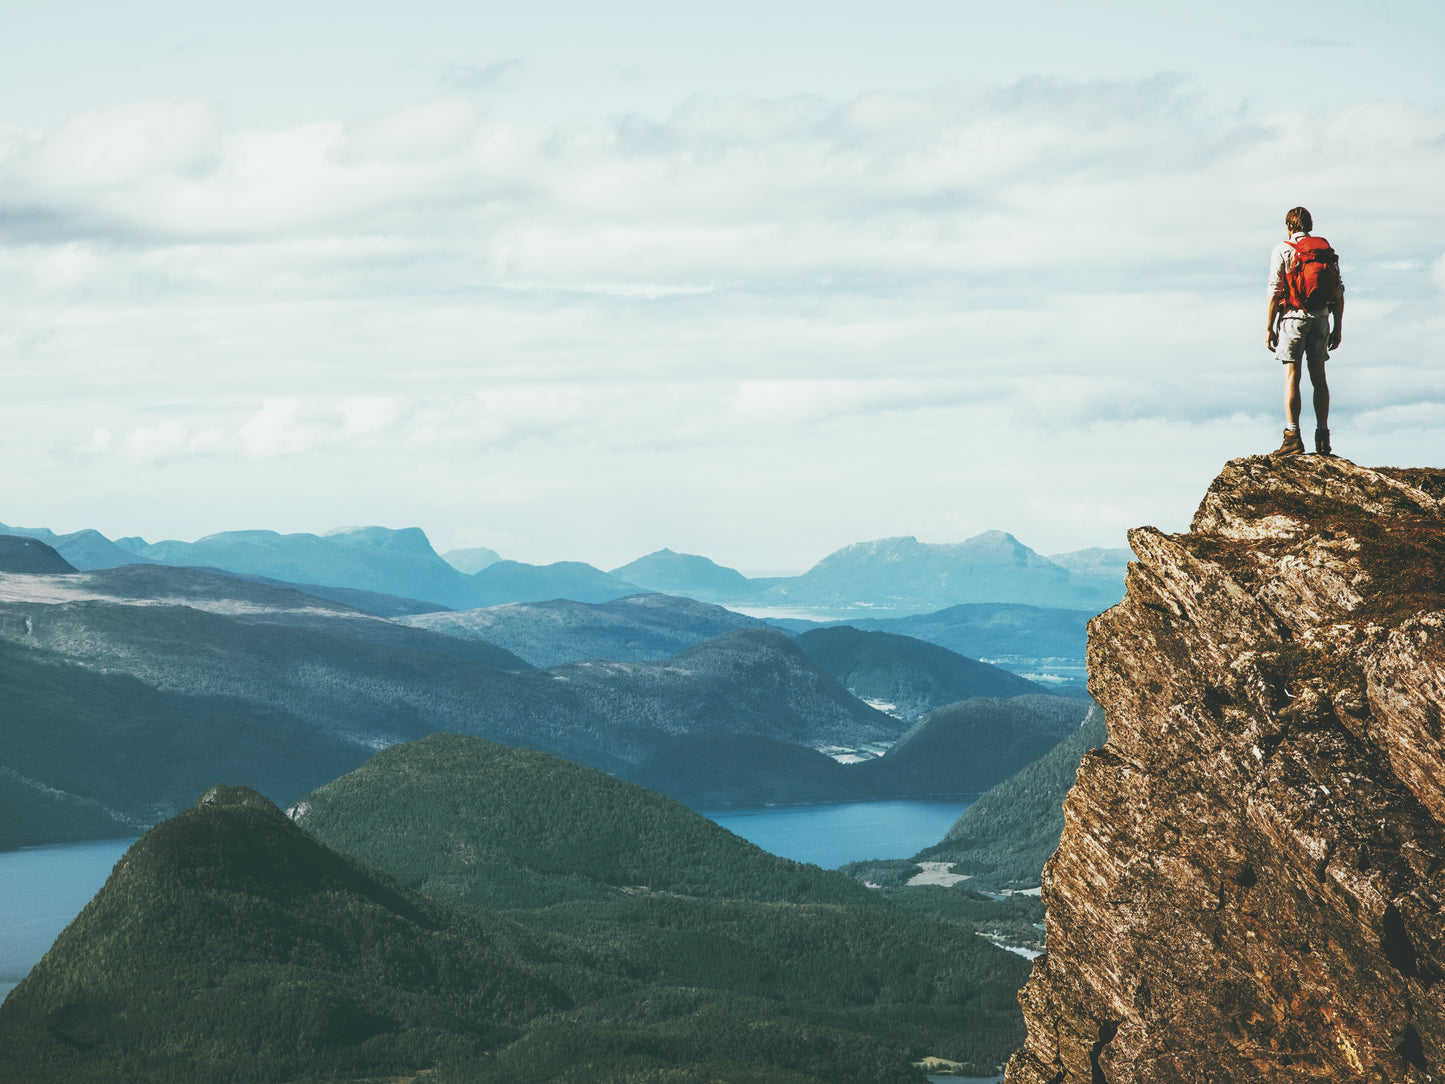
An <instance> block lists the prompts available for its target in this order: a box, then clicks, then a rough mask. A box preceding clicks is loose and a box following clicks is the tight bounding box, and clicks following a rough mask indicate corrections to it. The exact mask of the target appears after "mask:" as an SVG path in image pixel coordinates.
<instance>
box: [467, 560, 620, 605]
mask: <svg viewBox="0 0 1445 1084" xmlns="http://www.w3.org/2000/svg"><path fill="white" fill-rule="evenodd" d="M635 594H637V585H636V584H631V583H627V582H626V581H624V580H620V579H618V578H617V577H616V576H610V575H608V574H607V573H606V572H603V571H602V570H601V569H598V568H593V567H592V566H591V565H589V564H584V563H583V562H581V561H557V562H555V563H554V564H550V565H528V564H523V563H522V562H521V561H497V562H495V563H494V564H490V565H488V566H487V567H486V568H484V569H482V570H481V571H480V572H478V573H477V574H476V575H475V576H473V577H471V598H472V603H471V605H472V606H473V607H477V606H501V605H503V604H505V603H508V602H545V601H547V600H548V599H557V598H566V599H572V600H573V601H575V602H607V601H610V600H611V599H614V598H621V597H622V596H624V595H635Z"/></svg>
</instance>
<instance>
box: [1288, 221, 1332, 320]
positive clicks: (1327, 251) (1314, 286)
mask: <svg viewBox="0 0 1445 1084" xmlns="http://www.w3.org/2000/svg"><path fill="white" fill-rule="evenodd" d="M1289 246H1290V248H1292V249H1294V259H1293V260H1291V261H1290V264H1289V266H1288V267H1287V268H1285V272H1284V282H1285V307H1286V308H1290V309H1303V310H1304V311H1305V312H1319V311H1321V310H1322V309H1325V308H1328V307H1329V304H1330V302H1331V301H1333V300H1334V299H1335V294H1336V293H1338V292H1339V289H1340V258H1339V257H1338V256H1336V255H1335V250H1334V249H1332V248H1330V243H1329V242H1328V241H1326V240H1325V239H1324V238H1323V237H1311V236H1309V235H1305V236H1304V237H1301V238H1300V239H1299V240H1298V241H1290V242H1289Z"/></svg>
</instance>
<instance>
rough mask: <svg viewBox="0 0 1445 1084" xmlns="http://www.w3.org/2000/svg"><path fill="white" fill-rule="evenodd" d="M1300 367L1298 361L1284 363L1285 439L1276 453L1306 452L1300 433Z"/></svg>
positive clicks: (1298, 453) (1299, 453)
mask: <svg viewBox="0 0 1445 1084" xmlns="http://www.w3.org/2000/svg"><path fill="white" fill-rule="evenodd" d="M1299 369H1300V363H1299V362H1298V361H1286V362H1285V363H1284V420H1285V428H1284V441H1283V442H1282V443H1281V444H1280V446H1279V447H1278V448H1277V449H1275V453H1274V454H1275V455H1303V454H1304V450H1305V445H1304V441H1302V440H1301V439H1300V435H1299V410H1300V393H1299V377H1300V372H1299Z"/></svg>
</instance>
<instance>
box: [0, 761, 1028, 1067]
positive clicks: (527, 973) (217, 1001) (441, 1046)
mask: <svg viewBox="0 0 1445 1084" xmlns="http://www.w3.org/2000/svg"><path fill="white" fill-rule="evenodd" d="M956 895H957V897H958V899H957V902H950V903H949V904H948V905H947V906H946V908H945V911H946V914H947V917H946V918H945V917H942V916H941V915H935V914H932V913H928V907H929V901H927V900H923V901H921V902H922V903H923V905H924V907H923V909H919V908H918V907H911V908H904V907H901V906H898V905H896V904H895V903H894V902H893V901H892V900H891V899H890V898H889V897H888V896H887V895H886V894H883V893H878V892H872V891H868V890H865V889H863V888H862V887H861V886H859V885H858V884H857V883H856V882H854V881H852V880H850V879H849V878H847V877H844V876H842V875H840V874H835V873H829V872H827V871H824V870H820V869H818V868H817V867H814V866H801V865H799V864H797V863H794V862H789V861H787V860H786V859H781V858H777V857H774V856H772V855H768V854H765V853H764V852H762V851H760V850H758V849H757V848H756V847H754V846H752V845H751V844H748V843H744V842H743V841H742V840H739V839H737V837H735V836H733V835H731V833H728V832H726V831H724V830H722V829H721V828H719V827H717V826H716V825H714V824H712V823H710V822H708V821H706V820H704V819H703V818H701V817H698V816H697V815H695V814H693V813H690V812H688V811H687V810H686V809H684V808H682V807H681V806H678V805H676V804H675V803H672V802H669V801H667V800H666V799H663V798H661V797H659V796H658V795H655V794H652V793H650V792H648V791H645V790H643V789H641V788H638V787H634V786H630V785H628V784H625V783H621V782H619V781H617V780H614V779H610V778H609V777H607V776H605V775H603V774H602V773H600V772H595V771H591V770H589V769H585V768H580V767H578V766H576V765H572V764H567V763H566V762H564V761H561V760H558V759H557V758H553V757H549V756H546V755H544V754H539V753H534V752H527V751H523V750H516V749H508V748H505V747H501V746H496V745H493V744H491V743H488V742H484V741H479V740H478V739H475V738H466V737H462V736H459V735H436V736H434V737H431V738H427V739H424V740H422V741H418V742H413V743H409V744H407V745H402V746H398V747H394V748H392V749H388V750H386V751H385V752H384V753H381V754H379V755H378V756H377V757H375V758H373V759H372V760H370V761H368V762H367V763H366V764H365V765H363V766H362V767H361V768H359V769H358V770H357V771H356V772H353V773H351V774H349V775H347V776H344V777H342V778H340V779H337V780H336V781H334V782H333V783H330V784H328V785H326V786H324V787H322V788H320V789H319V790H317V791H316V792H314V793H312V794H309V795H307V796H306V798H304V799H303V800H302V801H301V802H299V803H297V805H296V806H295V807H293V809H292V817H291V818H288V817H287V816H286V815H284V814H282V813H281V812H280V811H279V810H278V809H277V808H276V807H275V806H273V805H271V803H269V802H268V801H266V799H265V798H263V797H262V796H261V795H259V794H258V793H257V792H255V791H254V790H252V789H250V788H249V787H245V786H215V787H212V788H209V789H208V790H206V791H205V793H204V794H203V795H202V797H201V799H200V801H199V802H198V803H196V804H195V805H194V806H193V807H191V808H189V809H187V810H186V811H184V812H182V813H181V814H179V815H178V816H176V817H174V818H173V819H171V820H168V821H166V822H165V823H163V824H161V825H159V826H157V827H156V828H154V829H152V830H151V831H150V832H148V833H147V834H146V835H145V836H144V837H143V838H142V839H141V840H140V841H139V842H137V843H136V844H135V845H134V846H133V847H131V849H130V850H129V851H128V852H127V854H126V855H125V857H124V858H123V859H122V860H121V861H120V862H119V863H118V864H117V866H116V870H115V873H114V874H113V875H112V876H111V878H110V879H109V880H108V881H107V883H106V885H105V886H104V887H103V888H102V889H101V891H100V892H99V893H98V894H97V895H96V897H95V898H94V899H93V900H92V901H91V903H90V904H89V905H88V906H87V907H86V908H85V910H84V911H83V912H82V913H81V915H80V916H79V917H78V918H77V919H76V920H75V921H74V922H73V923H71V925H70V926H69V927H67V929H66V930H65V931H64V933H62V934H61V936H60V938H59V939H58V940H57V941H56V943H55V945H54V947H53V948H52V949H51V951H50V952H49V953H48V954H47V955H46V956H45V958H44V959H43V960H42V961H41V962H40V963H39V964H37V965H36V967H35V968H34V969H33V970H32V972H31V973H30V975H29V976H28V977H27V978H26V979H25V980H24V981H23V982H21V983H20V985H19V986H17V987H16V988H15V990H14V991H13V992H12V993H11V995H10V996H9V998H7V999H6V1001H5V1002H4V1004H3V1005H0V1064H3V1065H5V1067H6V1070H5V1071H6V1075H7V1078H13V1079H16V1080H25V1081H34V1082H47V1081H56V1082H59V1081H65V1082H67V1084H69V1082H82V1084H85V1082H101V1081H106V1082H108V1081H113V1080H139V1079H144V1080H149V1081H158V1082H159V1081H170V1080H176V1081H180V1080H185V1081H189V1082H197V1084H212V1082H215V1084H219V1082H221V1081H231V1080H238V1079H244V1080H255V1081H275V1082H281V1081H288V1080H299V1079H308V1080H363V1079H365V1080H395V1079H412V1078H414V1077H416V1075H417V1074H418V1073H423V1075H425V1076H427V1078H428V1079H430V1078H431V1077H433V1076H435V1078H436V1079H437V1080H439V1081H445V1080H468V1081H478V1082H483V1084H485V1082H488V1081H491V1082H496V1084H502V1082H504V1081H505V1082H512V1084H543V1082H546V1081H555V1080H563V1079H577V1080H582V1079H586V1080H614V1081H633V1080H636V1081H641V1080H674V1081H679V1082H681V1081H704V1080H729V1081H737V1082H739V1084H764V1082H767V1084H894V1082H901V1081H905V1080H913V1079H917V1078H918V1077H917V1073H916V1072H915V1071H914V1070H913V1069H912V1068H911V1066H912V1064H913V1063H916V1062H919V1061H920V1060H921V1059H924V1058H926V1057H934V1058H940V1059H945V1060H947V1061H949V1062H953V1063H955V1067H956V1068H957V1069H959V1070H961V1071H971V1072H975V1073H977V1072H991V1071H993V1069H994V1067H995V1066H997V1065H999V1064H1000V1063H1001V1062H1002V1061H1003V1060H1004V1058H1005V1057H1006V1056H1007V1055H1008V1053H1009V1052H1010V1051H1011V1050H1012V1049H1013V1048H1014V1047H1016V1046H1017V1045H1018V1043H1019V1042H1020V1041H1021V1040H1022V1034H1023V1029H1022V1020H1021V1017H1020V1015H1019V1012H1018V1007H1017V1004H1016V1001H1015V998H1016V994H1017V990H1018V988H1019V986H1020V985H1021V984H1022V982H1023V980H1024V978H1025V977H1026V975H1027V973H1028V964H1027V963H1026V962H1025V961H1023V960H1021V959H1019V958H1018V957H1016V956H1013V955H1011V954H1009V953H1005V952H1002V951H1000V950H999V949H997V948H995V947H993V946H992V945H990V944H988V943H987V941H986V940H985V939H984V938H982V937H979V936H977V933H978V932H980V931H981V930H988V929H992V928H995V927H996V926H997V925H998V923H999V922H1000V920H1001V918H1002V917H1006V916H1007V914H1008V913H1009V911H1010V908H1009V906H1008V905H1007V903H999V902H995V901H990V900H985V899H982V898H980V897H972V896H971V895H970V894H967V893H958V894H956ZM960 908H963V910H960ZM579 1071H580V1075H579Z"/></svg>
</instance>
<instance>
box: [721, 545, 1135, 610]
mask: <svg viewBox="0 0 1445 1084" xmlns="http://www.w3.org/2000/svg"><path fill="white" fill-rule="evenodd" d="M1120 588H1121V585H1120V583H1119V582H1118V580H1117V578H1116V577H1114V576H1100V575H1096V574H1093V573H1092V572H1089V571H1081V572H1077V573H1076V572H1071V571H1070V570H1068V569H1066V568H1063V567H1061V566H1060V565H1056V564H1054V563H1053V562H1052V561H1049V560H1048V559H1046V558H1044V557H1041V556H1040V555H1039V554H1037V553H1035V552H1034V551H1033V550H1031V549H1029V548H1028V547H1027V546H1025V545H1023V543H1021V542H1019V540H1018V539H1016V538H1014V537H1013V535H1010V534H1005V533H1004V532H1003V531H986V532H984V533H983V534H981V535H977V536H975V537H973V538H970V539H968V540H967V541H964V542H958V543H953V544H948V545H929V544H925V543H922V542H919V541H918V539H916V538H912V537H907V538H885V539H881V540H879V541H876V542H859V543H857V544H855V545H852V546H846V547H844V548H843V549H841V550H838V551H836V552H835V553H832V554H829V555H828V556H827V557H825V558H823V560H821V561H819V562H818V563H817V564H816V565H814V566H813V567H812V568H811V569H809V570H808V571H807V572H805V573H803V574H802V575H801V576H796V577H793V578H791V579H787V580H783V581H780V582H779V583H777V584H775V585H774V586H772V587H770V588H767V589H766V590H764V591H763V592H761V593H759V594H757V595H755V596H753V597H752V598H751V599H750V600H749V601H750V603H751V604H753V605H768V606H780V607H806V608H810V609H815V610H825V611H833V612H835V613H836V612H839V611H856V610H859V609H868V610H872V611H877V612H879V613H880V614H881V615H885V616H903V615H906V614H910V613H926V612H931V611H935V610H938V609H940V608H942V607H946V606H949V605H955V604H959V603H969V602H1013V603H1024V604H1027V605H1035V606H1048V607H1053V608H1068V609H1081V610H1090V611H1092V612H1095V613H1097V612H1098V611H1099V610H1102V609H1104V608H1105V607H1108V606H1112V605H1113V604H1114V603H1115V602H1117V601H1118V600H1119V595H1120Z"/></svg>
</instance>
